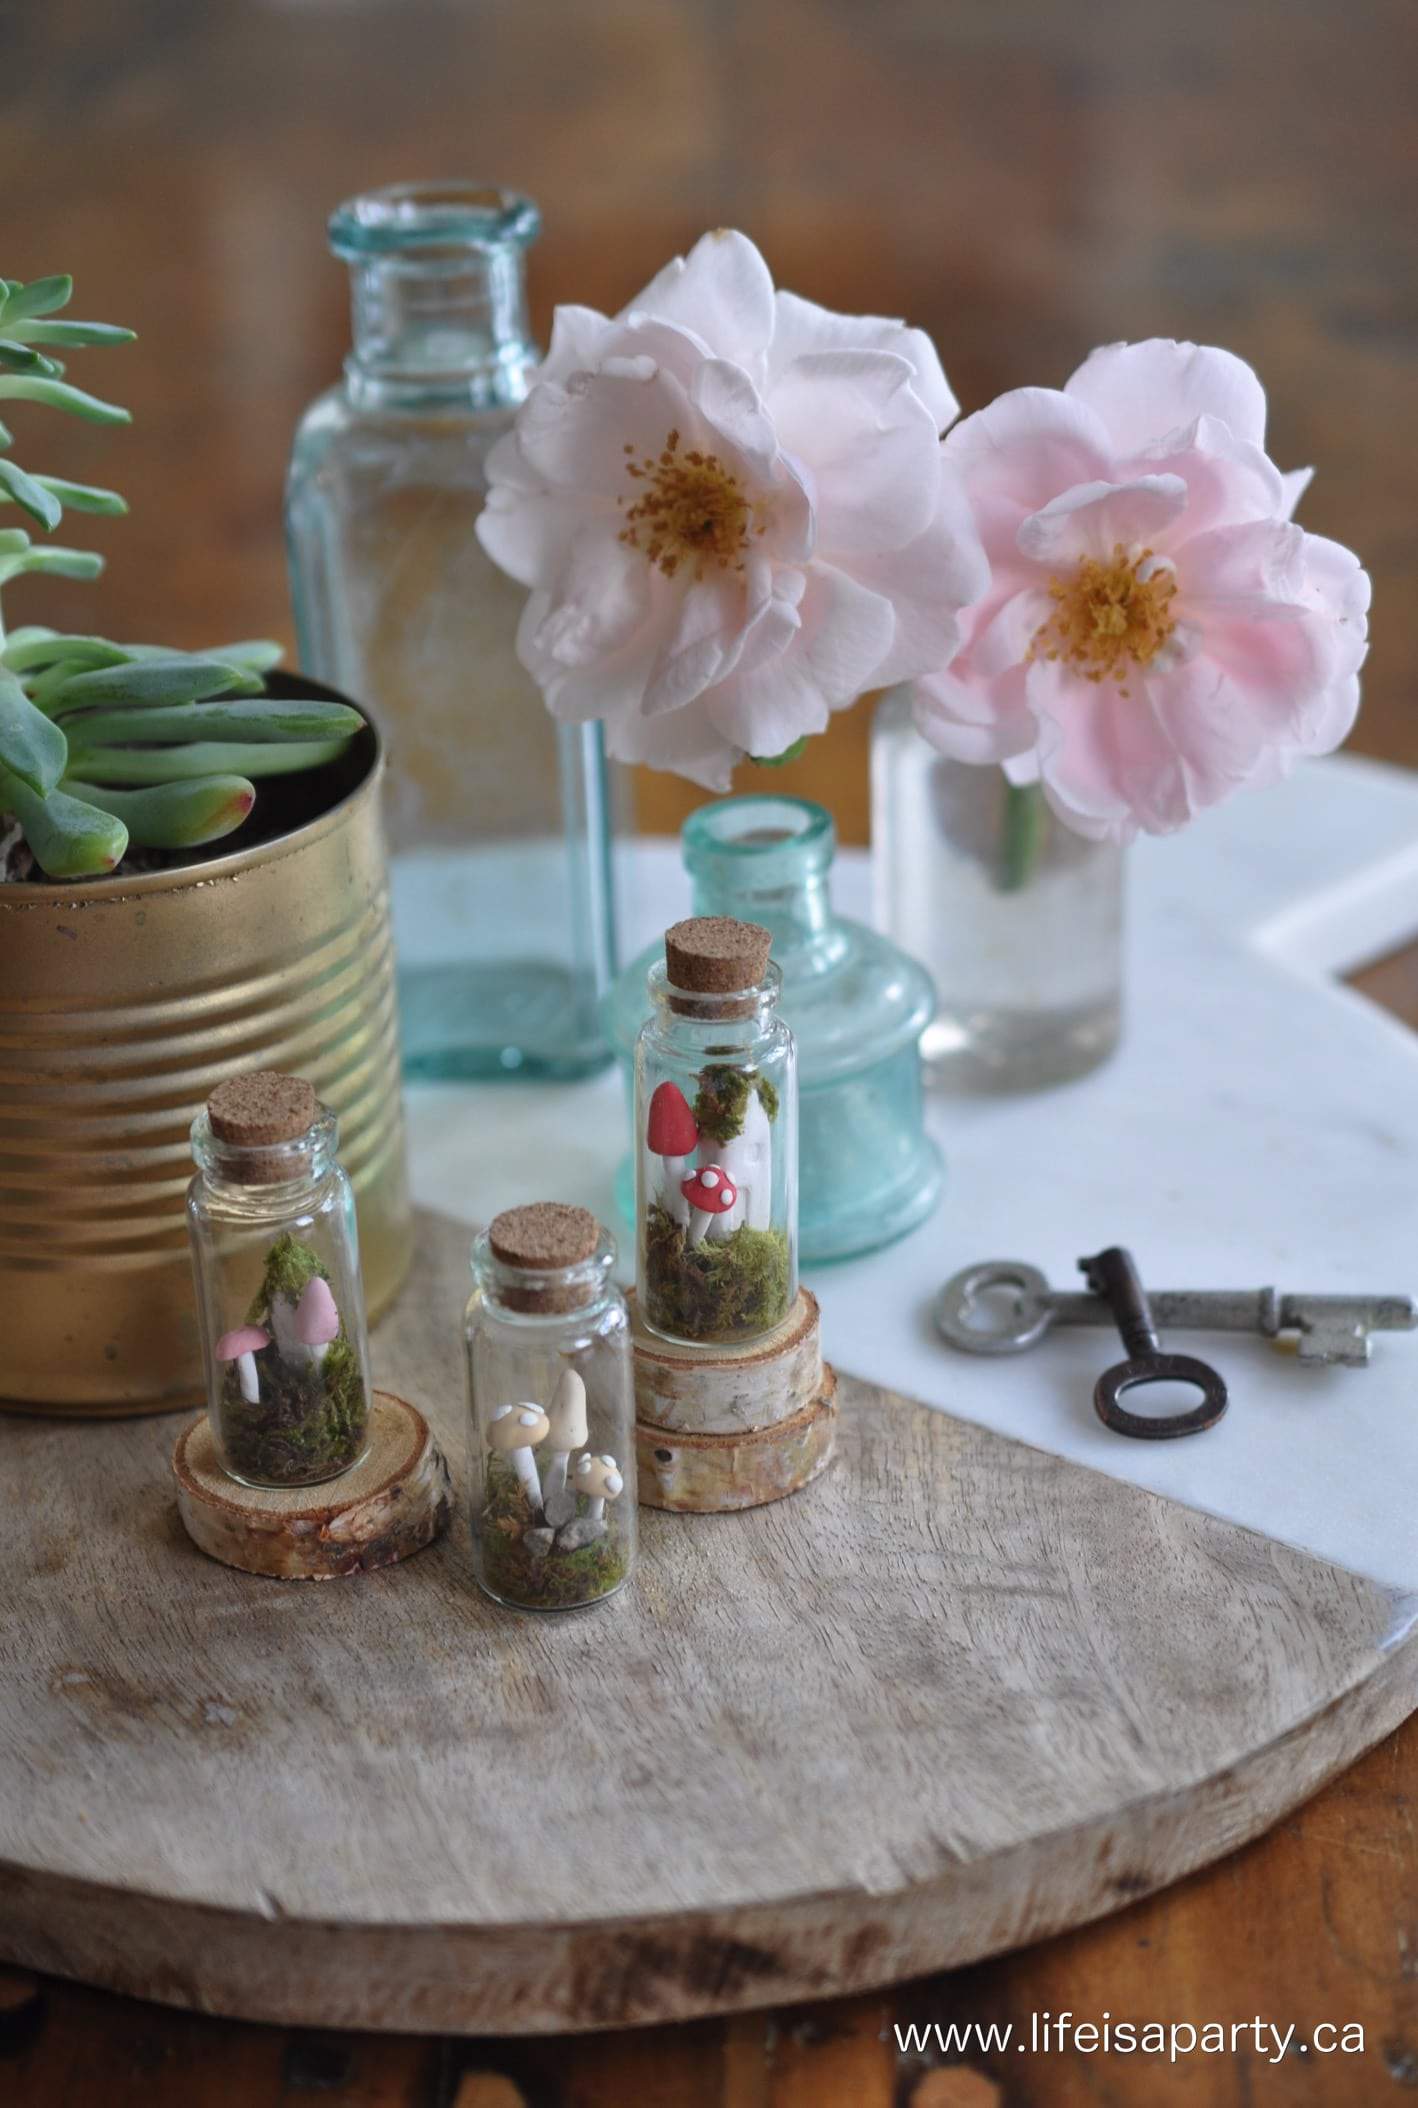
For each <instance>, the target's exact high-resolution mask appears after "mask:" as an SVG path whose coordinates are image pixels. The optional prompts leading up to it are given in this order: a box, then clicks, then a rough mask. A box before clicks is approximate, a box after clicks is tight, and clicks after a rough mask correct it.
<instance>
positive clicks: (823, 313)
mask: <svg viewBox="0 0 1418 2108" xmlns="http://www.w3.org/2000/svg"><path fill="white" fill-rule="evenodd" d="M822 351H889V352H894V353H895V354H896V356H897V357H898V358H903V359H905V360H906V361H907V363H908V364H909V365H910V367H911V368H912V380H911V386H912V387H913V388H914V389H915V392H916V394H917V395H918V396H919V397H920V398H921V401H922V402H923V403H924V404H925V407H926V409H927V410H928V411H929V413H930V417H931V421H932V423H933V424H934V426H935V429H936V431H937V433H940V432H943V431H944V430H945V428H946V426H947V425H948V424H949V423H950V422H951V420H952V419H953V418H955V417H957V416H958V415H959V412H960V405H959V403H958V402H957V401H956V400H955V397H954V396H953V395H952V394H951V392H950V384H949V383H948V381H947V380H946V378H945V374H944V373H943V371H942V370H941V363H940V357H939V354H938V353H937V351H936V348H935V346H934V344H932V342H931V340H930V338H929V337H928V336H927V335H926V333H925V331H924V330H920V329H908V328H907V326H906V324H905V323H904V322H888V321H886V320H885V319H884V318H883V317H882V316H880V315H839V314H836V313H834V312H833V310H832V309H831V308H826V307H818V305H817V304H816V302H815V301H812V300H803V299H800V298H799V296H798V295H797V294H796V293H779V294H778V295H777V296H776V298H775V302H774V324H773V341H772V344H771V345H770V347H769V352H768V380H769V388H770V390H771V388H772V386H773V383H774V381H775V380H776V378H777V377H778V376H779V375H780V374H782V373H783V372H784V370H785V369H786V368H787V367H788V366H790V365H791V364H792V362H793V360H794V359H798V358H801V357H803V355H804V354H805V353H808V352H822Z"/></svg>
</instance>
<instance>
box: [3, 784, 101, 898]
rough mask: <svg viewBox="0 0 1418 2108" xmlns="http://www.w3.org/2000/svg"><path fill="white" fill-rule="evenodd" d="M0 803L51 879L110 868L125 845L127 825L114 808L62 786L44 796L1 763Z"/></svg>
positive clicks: (91, 875)
mask: <svg viewBox="0 0 1418 2108" xmlns="http://www.w3.org/2000/svg"><path fill="white" fill-rule="evenodd" d="M0 808H3V809H4V810H5V811H7V812H12V813H14V814H15V816H16V818H17V819H18V820H19V823H20V825H21V826H22V827H23V828H24V830H25V840H26V841H27V842H28V843H29V845H30V848H31V850H32V851H33V852H34V858H35V861H36V863H37V864H38V865H39V867H40V869H41V871H43V872H44V873H45V874H46V875H47V876H48V877H50V878H59V879H64V878H95V877H97V876H98V875H99V874H100V873H101V872H104V871H111V870H112V869H113V867H114V865H115V864H117V863H118V862H120V860H121V859H122V856H123V852H124V850H125V849H126V848H127V847H128V830H127V828H126V827H125V826H124V824H123V822H122V821H121V820H119V819H116V818H115V817H114V815H113V814H112V813H107V812H100V811H99V809H98V807H97V806H95V805H87V804H85V803H84V801H83V800H82V799H81V798H75V797H73V796H71V795H70V794H68V793H67V792H65V791H63V790H52V791H50V792H49V794H48V796H46V797H43V798H42V797H40V796H39V795H38V793H37V792H35V791H32V790H31V789H30V787H29V785H28V784H27V783H25V782H22V781H21V779H20V778H19V777H18V776H16V775H14V774H13V773H12V772H10V771H9V770H6V769H3V768H0Z"/></svg>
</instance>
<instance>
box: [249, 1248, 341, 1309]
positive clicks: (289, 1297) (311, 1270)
mask: <svg viewBox="0 0 1418 2108" xmlns="http://www.w3.org/2000/svg"><path fill="white" fill-rule="evenodd" d="M317 1274H319V1275H320V1277H321V1279H322V1280H325V1281H328V1280H329V1278H330V1276H329V1274H328V1273H327V1272H326V1270H325V1268H324V1267H323V1266H322V1265H321V1264H320V1261H319V1259H318V1257H317V1256H316V1254H315V1253H314V1252H312V1251H311V1249H310V1246H309V1245H308V1244H302V1243H301V1241H300V1239H299V1238H298V1237H293V1236H292V1235H291V1233H290V1231H289V1230H283V1231H282V1232H281V1235H280V1236H279V1237H278V1238H277V1239H276V1241H275V1243H274V1244H273V1245H272V1246H271V1249H270V1251H269V1252H267V1254H266V1271H265V1274H264V1275H263V1277H262V1281H261V1287H260V1289H259V1291H258V1293H257V1295H256V1296H255V1298H254V1300H253V1302H252V1305H251V1308H250V1309H249V1310H248V1311H247V1313H246V1322H247V1324H248V1325H264V1324H266V1323H267V1322H268V1320H269V1318H270V1314H271V1298H272V1297H273V1296H284V1297H285V1299H286V1301H287V1302H288V1303H298V1302H299V1301H300V1299H301V1297H302V1295H303V1294H304V1293H305V1290H306V1289H307V1288H308V1287H309V1285H310V1283H311V1282H312V1281H313V1280H314V1279H315V1276H316V1275H317Z"/></svg>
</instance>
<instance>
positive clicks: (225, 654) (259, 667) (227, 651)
mask: <svg viewBox="0 0 1418 2108" xmlns="http://www.w3.org/2000/svg"><path fill="white" fill-rule="evenodd" d="M285 655H286V654H285V647H284V646H283V645H280V644H277V643H276V642H275V641H274V639H273V638H271V637H245V638H243V639H242V641H241V642H240V643H239V644H217V645H214V646H213V647H212V649H211V651H209V652H204V653H203V657H204V658H207V659H221V660H223V661H224V662H225V663H226V664H227V665H228V666H246V667H249V668H250V670H251V672H252V673H269V672H270V670H271V668H272V667H273V666H279V665H280V663H281V660H282V659H283V658H284V657H285Z"/></svg>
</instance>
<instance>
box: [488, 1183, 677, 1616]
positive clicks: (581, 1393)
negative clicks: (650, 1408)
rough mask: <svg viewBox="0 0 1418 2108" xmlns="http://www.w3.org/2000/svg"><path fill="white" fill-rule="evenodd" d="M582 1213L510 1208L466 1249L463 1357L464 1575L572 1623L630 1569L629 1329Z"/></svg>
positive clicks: (602, 1247) (597, 1231)
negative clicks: (469, 1540) (468, 1545)
mask: <svg viewBox="0 0 1418 2108" xmlns="http://www.w3.org/2000/svg"><path fill="white" fill-rule="evenodd" d="M615 1257H616V1250H615V1244H614V1241H613V1240H612V1239H611V1237H610V1236H609V1235H608V1234H607V1232H606V1231H605V1230H603V1229H602V1228H601V1226H600V1224H599V1223H598V1222H597V1220H596V1218H595V1216H594V1215H592V1214H591V1213H590V1212H589V1211H588V1210H587V1209H585V1208H570V1207H565V1206H563V1205H562V1204H561V1203H560V1202H554V1201H548V1202H541V1203H538V1204H536V1205H534V1206H530V1207H521V1208H509V1209H507V1210H506V1211H505V1212H504V1213H503V1214H501V1215H498V1216H496V1217H495V1218H494V1220H493V1221H492V1223H491V1224H490V1225H489V1227H488V1228H487V1230H485V1231H484V1232H483V1234H482V1235H481V1236H480V1237H479V1238H478V1240H477V1242H476V1244H475V1245H474V1246H473V1276H474V1280H475V1282H476V1286H475V1288H474V1290H473V1293H472V1296H471V1298H470V1300H469V1303H468V1310H467V1319H466V1334H465V1336H466V1344H467V1356H468V1399H469V1408H470V1414H471V1432H470V1443H469V1464H470V1480H471V1498H472V1530H473V1571H474V1573H475V1575H476V1577H477V1580H478V1584H479V1586H480V1587H481V1588H483V1589H484V1590H485V1591H486V1593H487V1594H488V1595H490V1596H491V1597H492V1598H493V1600H494V1601H495V1602H498V1603H504V1604H507V1605H509V1606H511V1607H512V1608H513V1609H517V1610H574V1609H577V1608H579V1607H580V1606H582V1605H584V1604H588V1603H598V1602H601V1601H602V1600H603V1599H604V1598H605V1597H607V1596H610V1595H614V1593H615V1591H616V1590H617V1589H618V1588H620V1587H622V1586H623V1584H624V1583H625V1582H626V1581H627V1580H628V1579H629V1578H630V1573H631V1570H632V1568H633V1567H634V1564H635V1539H636V1507H635V1406H634V1399H633V1394H632V1388H631V1373H630V1324H629V1319H628V1317H627V1314H626V1307H625V1298H624V1296H623V1295H622V1294H621V1293H620V1290H619V1289H618V1288H617V1287H616V1286H615V1284H614V1282H613V1281H612V1280H611V1269H612V1267H613V1266H614V1265H615Z"/></svg>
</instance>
